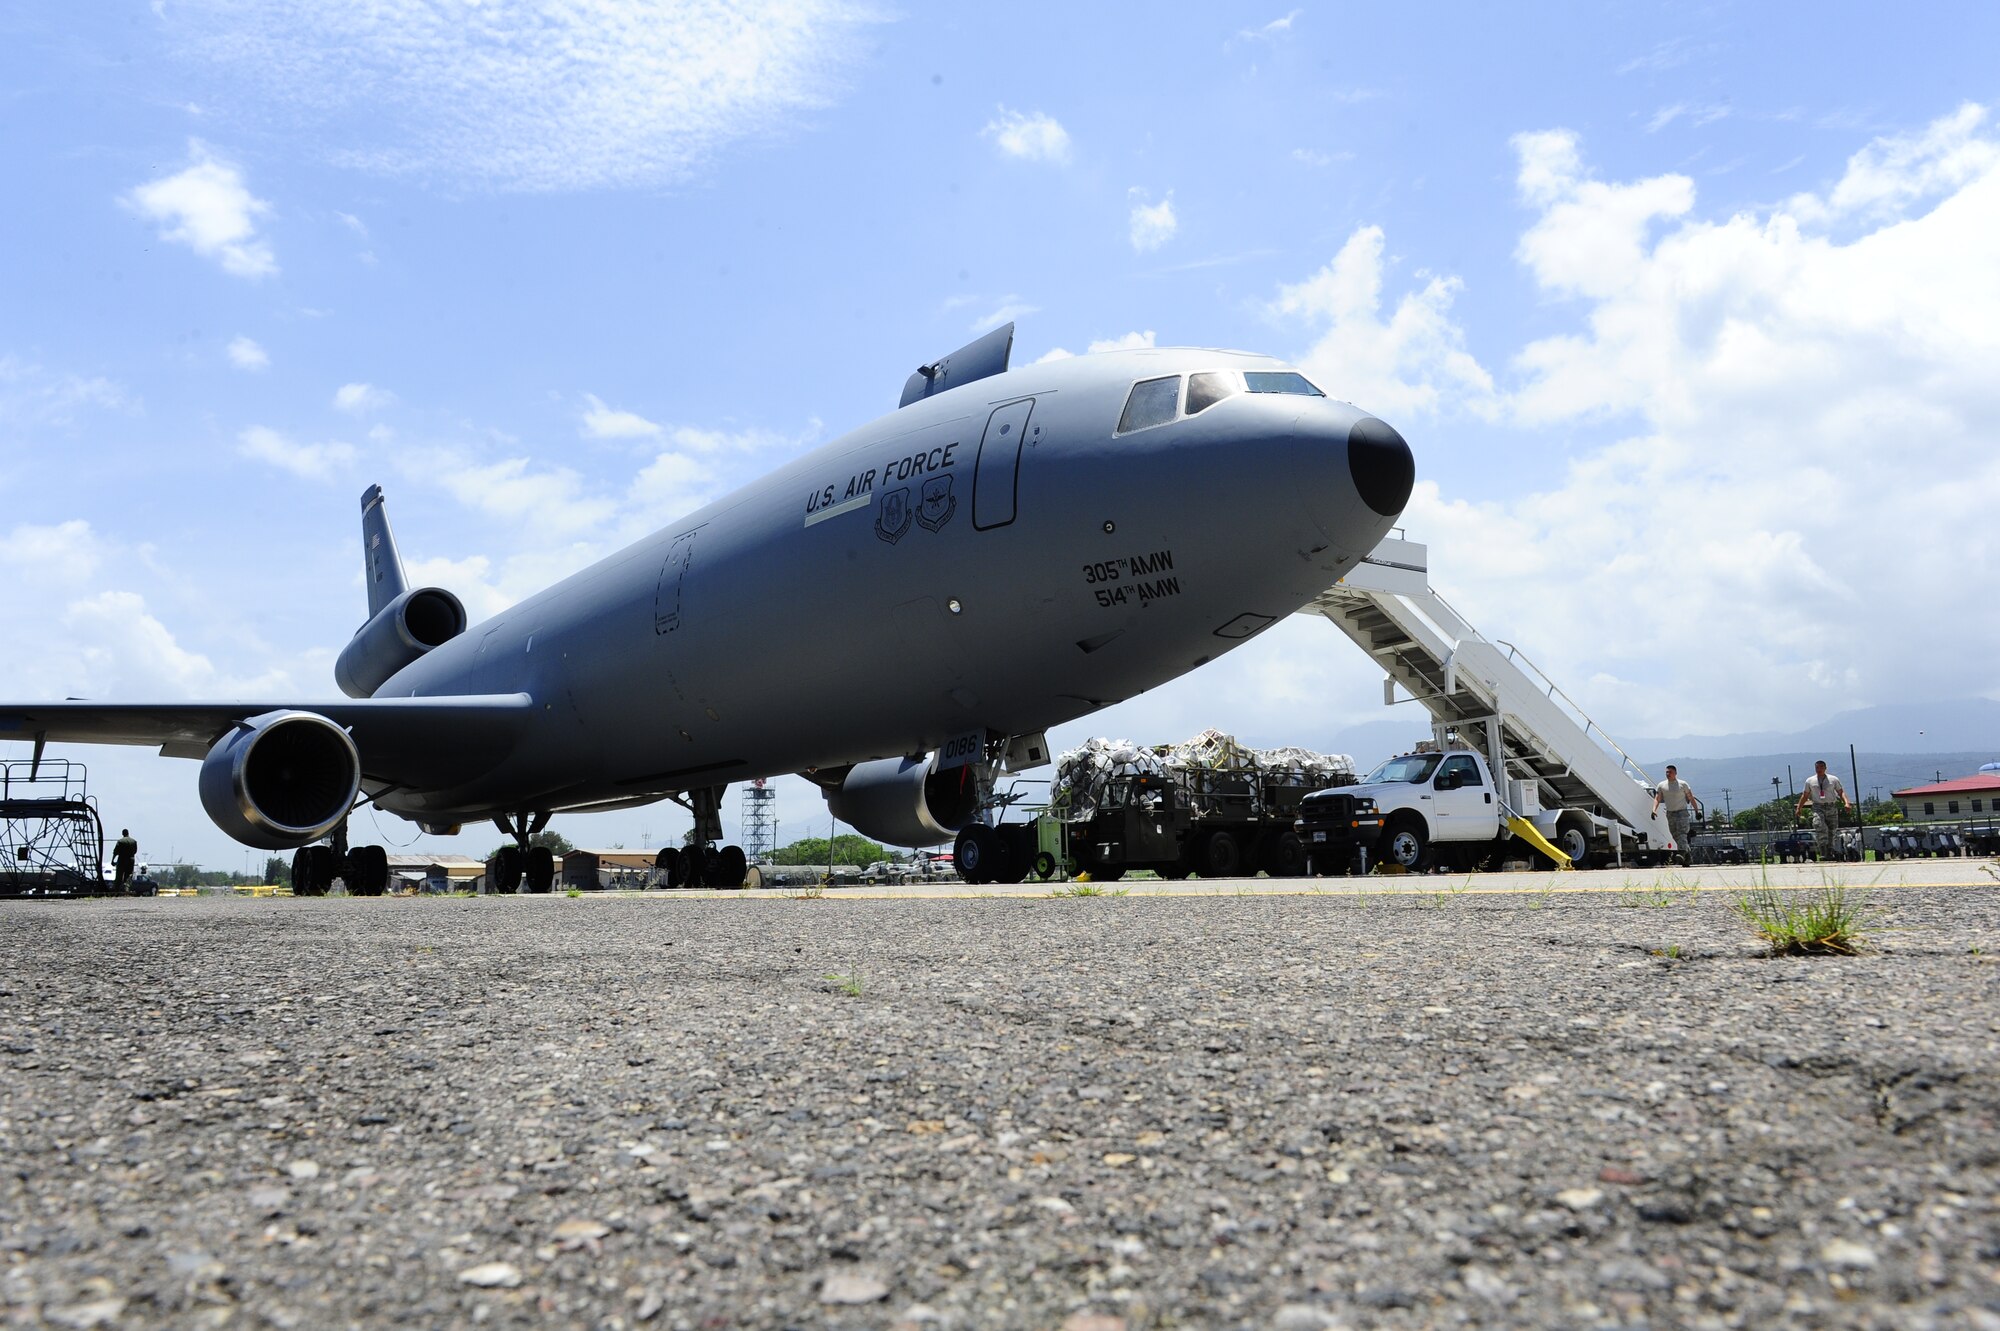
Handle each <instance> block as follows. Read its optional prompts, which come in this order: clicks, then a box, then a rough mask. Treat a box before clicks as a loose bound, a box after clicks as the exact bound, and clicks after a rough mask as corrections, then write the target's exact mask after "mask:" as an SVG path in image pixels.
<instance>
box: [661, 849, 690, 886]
mask: <svg viewBox="0 0 2000 1331" xmlns="http://www.w3.org/2000/svg"><path fill="white" fill-rule="evenodd" d="M653 867H654V868H655V869H658V870H659V871H660V886H661V887H679V886H680V885H681V878H682V876H683V875H684V874H685V873H686V872H687V870H686V869H685V868H683V867H682V865H681V853H680V852H679V851H677V850H675V849H674V848H673V847H672V846H668V847H667V848H666V849H665V850H663V851H661V852H660V853H659V854H658V855H655V856H654V857H653Z"/></svg>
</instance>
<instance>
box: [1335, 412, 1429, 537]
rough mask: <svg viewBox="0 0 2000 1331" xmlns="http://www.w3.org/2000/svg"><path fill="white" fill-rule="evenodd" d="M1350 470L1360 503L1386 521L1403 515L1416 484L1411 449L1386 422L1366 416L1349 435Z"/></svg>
mask: <svg viewBox="0 0 2000 1331" xmlns="http://www.w3.org/2000/svg"><path fill="white" fill-rule="evenodd" d="M1347 470H1348V471H1349V473H1351V474H1352V475H1353V477H1354V489H1355V491H1356V492H1357V493H1358V494H1360V496H1361V502H1362V503H1364V504H1366V505H1368V507H1370V508H1372V509H1374V510H1375V511H1376V512H1377V513H1380V514H1381V515H1382V516H1383V517H1385V518H1393V517H1396V516H1398V515H1400V514H1401V513H1402V511H1403V506H1404V505H1405V504H1407V503H1409V502H1410V487H1411V486H1412V485H1415V484H1416V481H1417V462H1416V459H1415V458H1413V457H1411V456H1410V446H1409V445H1408V444H1406V443H1404V442H1403V436H1402V435H1400V434H1397V433H1396V430H1395V427H1394V426H1392V425H1390V424H1389V423H1388V422H1387V421H1378V420H1376V419H1375V418H1374V417H1373V416H1363V417H1362V418H1361V419H1360V420H1358V421H1356V422H1354V424H1353V426H1352V427H1351V428H1350V429H1349V430H1348V432H1347Z"/></svg>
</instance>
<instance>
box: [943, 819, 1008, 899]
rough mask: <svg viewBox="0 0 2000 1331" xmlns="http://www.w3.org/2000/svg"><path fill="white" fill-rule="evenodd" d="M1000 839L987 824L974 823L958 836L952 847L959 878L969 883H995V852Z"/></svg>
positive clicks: (953, 859) (953, 860)
mask: <svg viewBox="0 0 2000 1331" xmlns="http://www.w3.org/2000/svg"><path fill="white" fill-rule="evenodd" d="M999 842H1000V839H999V838H998V837H996V836H994V835H993V829H992V828H990V827H988V826H987V825H986V824H985V823H973V824H972V825H971V826H969V827H967V828H966V829H965V830H964V831H963V832H960V833H959V834H958V841H957V843H956V844H954V845H953V846H952V848H951V849H952V855H951V858H952V863H953V864H954V865H955V866H956V867H957V869H958V876H959V877H960V878H962V879H964V880H965V881H966V882H968V883H973V884H979V883H990V882H992V881H993V869H994V860H995V859H996V858H997V856H996V854H995V852H996V851H997V850H998V848H999Z"/></svg>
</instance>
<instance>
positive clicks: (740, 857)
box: [715, 846, 750, 888]
mask: <svg viewBox="0 0 2000 1331" xmlns="http://www.w3.org/2000/svg"><path fill="white" fill-rule="evenodd" d="M749 869H750V861H749V860H748V859H747V858H745V856H744V854H743V847H741V846H724V847H723V848H722V849H721V850H719V851H717V852H716V870H715V872H716V878H715V885H716V886H717V887H730V888H740V887H742V886H743V875H744V874H745V873H747V872H749Z"/></svg>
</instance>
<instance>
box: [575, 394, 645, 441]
mask: <svg viewBox="0 0 2000 1331" xmlns="http://www.w3.org/2000/svg"><path fill="white" fill-rule="evenodd" d="M583 400H584V401H585V402H587V403H589V404H590V405H589V406H588V407H587V408H586V409H585V411H584V413H583V437H584V438H586V439H653V438H658V437H659V434H660V427H659V426H658V425H655V424H654V423H653V422H652V421H649V420H647V419H646V418H645V417H644V416H640V415H637V414H636V413H634V412H630V411H616V410H613V409H612V408H610V407H607V406H605V405H604V403H603V402H602V401H601V400H600V399H599V398H598V397H597V395H596V394H594V393H585V394H584V395H583Z"/></svg>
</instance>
